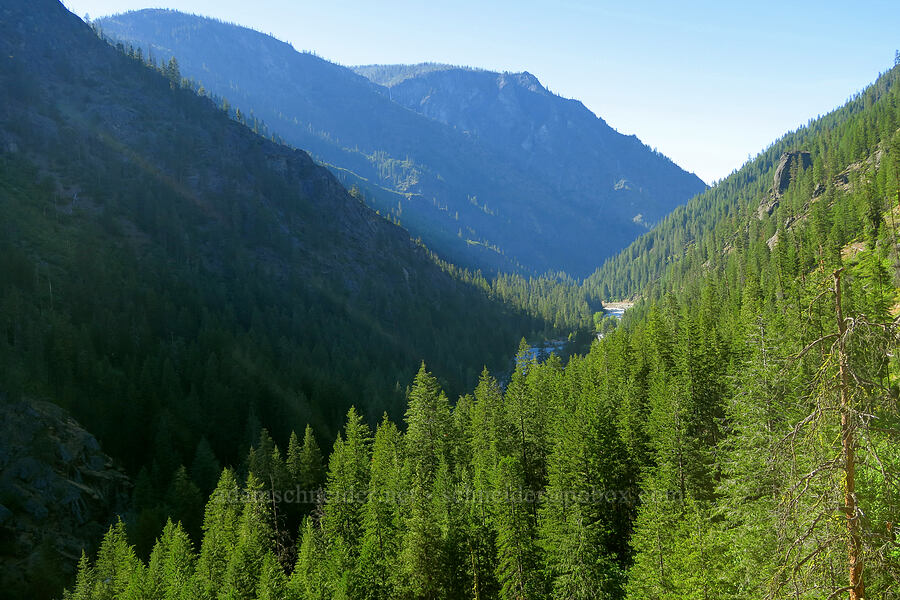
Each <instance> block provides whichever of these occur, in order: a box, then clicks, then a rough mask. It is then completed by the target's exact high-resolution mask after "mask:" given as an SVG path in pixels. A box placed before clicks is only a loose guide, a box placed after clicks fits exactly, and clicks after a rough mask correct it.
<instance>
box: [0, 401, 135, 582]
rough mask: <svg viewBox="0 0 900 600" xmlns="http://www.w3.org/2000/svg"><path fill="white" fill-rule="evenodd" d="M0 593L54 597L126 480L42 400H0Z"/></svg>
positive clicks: (122, 496) (99, 531) (118, 503)
mask: <svg viewBox="0 0 900 600" xmlns="http://www.w3.org/2000/svg"><path fill="white" fill-rule="evenodd" d="M0 440H2V441H0V596H3V594H4V593H8V594H11V595H10V596H9V597H11V598H12V597H16V598H50V597H58V596H59V595H60V592H61V590H62V586H63V585H66V584H68V583H69V578H70V577H71V576H72V573H73V572H74V567H75V563H76V562H77V561H78V557H79V556H80V555H81V550H82V548H87V549H88V550H89V551H90V550H91V549H92V546H93V545H94V544H95V543H96V542H97V541H98V540H99V539H100V537H102V535H103V532H104V531H105V530H106V528H107V526H108V524H109V523H110V521H111V519H112V517H113V515H114V513H115V512H116V511H121V510H122V509H123V508H124V506H125V504H126V502H127V499H128V489H129V488H130V483H129V481H128V478H127V477H126V476H125V474H124V473H123V472H122V471H120V470H119V469H117V468H115V466H114V465H113V461H112V459H111V458H110V457H109V456H107V455H106V454H104V453H103V452H102V451H101V450H100V444H99V443H98V442H97V439H96V438H94V436H92V435H91V434H90V433H88V432H87V431H85V430H84V429H83V428H82V427H81V425H79V424H78V423H77V422H76V421H75V420H74V419H73V418H72V417H71V416H69V414H68V413H67V412H66V411H65V410H63V409H62V408H60V407H58V406H56V405H54V404H50V403H49V402H39V401H28V402H17V403H6V402H4V401H2V399H0Z"/></svg>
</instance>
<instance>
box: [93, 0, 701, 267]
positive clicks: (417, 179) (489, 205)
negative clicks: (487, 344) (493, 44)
mask: <svg viewBox="0 0 900 600" xmlns="http://www.w3.org/2000/svg"><path fill="white" fill-rule="evenodd" d="M95 23H96V24H97V25H98V26H99V27H100V29H102V31H103V33H104V35H108V36H111V37H112V38H115V39H118V40H121V41H122V42H124V43H125V44H126V45H128V44H130V45H133V46H134V47H136V48H143V53H144V55H145V56H146V55H147V54H148V53H152V55H153V56H154V58H155V60H157V61H163V62H165V61H168V60H169V59H170V58H171V57H173V56H174V57H175V58H176V59H177V61H178V65H179V67H180V70H181V73H182V74H183V75H184V76H186V77H189V78H192V79H194V80H196V81H197V82H199V83H200V84H202V86H203V87H204V88H205V90H207V91H208V92H209V93H212V94H215V95H217V96H220V97H224V98H227V100H228V102H230V103H231V104H232V105H234V106H237V107H239V108H240V109H241V110H242V111H243V112H244V113H245V114H249V113H251V111H252V115H253V116H254V117H257V118H260V119H262V120H264V121H265V122H266V123H267V124H268V126H269V127H270V128H271V129H272V130H273V131H275V132H277V133H278V134H279V135H281V136H282V137H283V138H284V139H286V140H287V141H288V142H290V143H291V144H293V145H295V146H297V147H300V148H304V149H306V150H308V151H309V152H310V153H311V154H312V155H313V156H314V157H315V158H316V159H317V160H319V161H321V162H323V163H325V164H327V165H328V166H329V167H330V168H331V169H332V171H333V172H334V173H335V174H336V175H338V177H339V178H340V179H341V181H342V182H344V183H345V184H347V185H348V186H349V185H351V184H353V185H358V186H359V187H360V188H361V189H362V190H363V191H364V192H365V195H366V200H367V201H368V202H370V204H371V205H372V206H374V207H376V208H378V209H379V210H380V211H381V212H382V213H384V214H387V215H390V216H391V218H393V219H395V220H399V222H400V223H401V224H402V225H403V226H404V227H406V228H408V229H409V231H410V232H411V233H412V234H413V235H414V236H421V237H422V239H423V240H425V242H426V243H427V244H428V246H429V247H430V248H432V249H433V250H435V251H436V252H437V253H438V254H439V255H440V256H441V257H443V258H445V259H447V260H450V261H452V262H454V263H456V264H460V265H463V266H467V267H470V268H482V269H484V270H486V271H496V270H498V269H500V270H505V271H513V270H518V271H520V272H526V273H532V274H533V273H544V272H545V271H548V270H549V271H554V272H556V271H561V270H562V271H566V272H567V273H569V274H570V275H573V276H576V277H583V276H584V275H586V274H588V273H590V272H591V271H593V270H594V269H595V268H596V266H597V265H598V264H600V262H602V260H603V259H604V258H606V257H608V256H611V255H613V254H614V253H616V252H618V251H619V250H620V249H621V248H623V247H624V246H625V245H626V244H628V243H629V242H630V241H632V240H633V239H634V238H635V237H637V236H638V235H639V234H640V233H642V232H644V231H646V229H647V226H648V224H649V223H652V222H654V221H656V220H657V219H659V218H661V217H662V216H663V215H665V214H666V213H668V212H669V211H670V210H671V209H672V208H674V207H675V206H677V205H678V204H681V203H683V202H685V201H686V200H687V199H688V198H690V197H691V196H693V195H694V194H696V193H698V192H700V191H702V190H703V189H704V188H705V186H704V185H703V182H702V181H700V179H698V178H697V177H696V176H694V175H691V174H688V173H686V172H684V171H683V170H682V169H680V168H679V167H677V166H676V165H674V164H673V163H672V162H671V161H669V160H668V159H667V158H665V157H663V156H661V155H659V154H657V153H655V152H653V151H652V150H651V149H649V148H647V147H646V146H644V145H643V144H642V143H641V142H640V141H639V140H637V138H634V137H633V136H632V137H628V136H624V135H621V134H619V133H617V132H615V131H614V130H613V129H611V128H610V127H608V126H607V125H606V123H605V122H603V120H602V119H598V118H597V117H595V116H594V115H593V114H592V113H591V112H590V111H588V110H587V109H586V108H585V107H584V106H583V105H582V104H581V103H580V102H577V101H574V100H567V99H564V98H560V97H558V96H556V95H554V94H551V93H549V92H548V91H547V90H546V89H544V88H543V87H542V86H541V85H540V83H539V82H538V81H537V80H536V79H535V78H534V77H533V76H531V75H528V74H526V73H521V74H497V73H489V72H482V71H467V70H460V69H452V70H446V69H444V68H443V67H441V66H437V67H434V68H431V67H428V66H426V67H408V68H403V69H401V70H400V71H398V73H399V75H398V76H397V78H398V79H399V78H401V77H405V79H404V80H403V81H400V82H399V83H397V84H396V85H394V86H393V87H390V88H387V87H383V86H382V85H380V84H377V83H374V82H372V81H369V80H367V79H366V78H364V77H362V76H360V75H357V74H356V73H354V72H353V71H352V70H350V69H347V68H344V67H341V66H338V65H335V64H332V63H329V62H327V61H325V60H322V59H320V58H318V57H316V56H314V55H311V54H302V53H298V52H296V51H295V50H294V49H293V48H292V47H291V46H289V45H288V44H285V43H283V42H279V41H277V40H275V39H273V38H271V37H269V36H266V35H263V34H261V33H258V32H255V31H251V30H248V29H244V28H241V27H238V26H235V25H229V24H225V23H221V22H217V21H214V20H210V19H204V18H201V17H197V16H191V15H185V14H182V13H178V12H175V11H161V10H144V11H137V12H131V13H126V14H122V15H117V16H114V17H107V18H103V19H99V20H97V21H96V22H95ZM375 69H387V70H391V67H375V68H368V69H366V70H363V71H361V72H363V73H366V74H369V75H372V74H373V73H374V72H375ZM394 70H397V69H394ZM391 72H393V71H391ZM410 72H412V73H414V74H415V76H413V77H407V75H408V74H409V73H410ZM373 76H374V75H373ZM426 97H427V99H428V101H427V102H426V101H424V100H425V98H426ZM448 106H454V107H455V106H459V107H463V108H462V112H461V113H459V114H458V113H456V112H452V111H451V112H450V113H448V112H447V111H446V107H448Z"/></svg>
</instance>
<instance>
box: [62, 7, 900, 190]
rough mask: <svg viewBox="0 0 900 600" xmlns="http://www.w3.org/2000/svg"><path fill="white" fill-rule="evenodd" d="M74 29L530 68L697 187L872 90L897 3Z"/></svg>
mask: <svg viewBox="0 0 900 600" xmlns="http://www.w3.org/2000/svg"><path fill="white" fill-rule="evenodd" d="M64 3H65V5H66V6H67V7H68V8H69V9H70V10H71V11H72V12H74V13H76V14H78V15H79V16H84V14H85V13H89V14H90V16H91V17H92V18H93V17H99V16H104V15H109V14H113V13H117V12H123V11H126V10H134V9H139V8H176V9H179V10H182V11H185V12H192V13H197V14H201V15H207V16H213V17H217V18H219V19H223V20H226V21H231V22H235V23H239V24H241V25H245V26H248V27H252V28H254V29H258V30H260V31H262V32H264V33H271V34H273V35H275V36H276V37H278V38H279V39H282V40H285V41H289V42H291V43H292V44H293V45H294V47H295V48H297V49H298V50H301V49H302V50H311V51H314V52H315V53H316V54H318V55H319V56H321V57H323V58H326V59H328V60H331V61H334V62H337V63H341V64H345V65H356V64H369V63H416V62H426V61H433V62H447V63H452V64H458V65H468V66H473V67H482V68H486V69H491V70H497V71H529V72H531V73H532V74H534V75H536V76H537V77H538V78H539V79H540V80H541V82H542V83H543V84H544V85H545V86H547V87H548V88H550V89H551V90H552V91H554V92H556V93H558V94H560V95H562V96H566V97H569V98H577V99H579V100H581V101H582V102H583V103H584V104H585V105H586V106H587V107H588V108H589V109H591V110H592V111H594V112H595V113H596V114H597V115H598V116H600V117H602V118H603V119H605V120H606V121H607V122H608V123H609V124H610V125H611V126H613V127H615V128H616V129H618V130H619V131H621V132H623V133H626V134H632V133H633V134H635V135H637V136H638V137H639V138H641V140H643V141H644V143H646V144H648V145H650V146H651V147H655V148H657V149H658V150H660V151H661V152H663V153H664V154H666V155H668V156H669V157H671V158H672V159H673V160H674V161H675V162H677V163H678V164H679V165H681V166H682V167H684V168H685V169H687V170H689V171H694V172H695V173H697V175H699V176H700V177H701V178H703V179H704V180H706V181H707V182H711V181H713V180H717V179H721V178H722V177H724V176H725V175H727V174H728V173H730V172H731V171H732V170H733V169H735V168H737V167H739V166H740V165H741V164H742V163H743V162H744V161H746V160H747V157H748V155H756V154H757V152H759V151H760V150H762V149H763V148H764V147H765V146H766V145H768V144H769V143H770V142H773V141H774V140H775V139H776V138H777V137H779V136H781V135H782V134H784V133H785V132H787V131H788V130H791V129H794V128H796V127H797V126H799V125H801V124H804V123H806V122H807V121H808V120H809V119H810V118H813V117H815V116H817V115H819V114H822V113H825V112H828V111H829V110H831V109H832V108H835V107H837V106H838V105H840V104H841V103H843V102H844V101H845V100H846V99H847V98H848V97H849V96H851V95H852V94H853V93H855V92H857V91H859V90H860V89H862V88H863V87H864V86H865V85H866V84H868V83H870V82H871V81H873V80H874V79H875V78H876V76H877V75H878V73H879V72H881V71H884V70H886V69H887V68H889V67H890V66H891V65H892V64H893V62H894V53H895V50H896V49H897V48H900V35H898V33H897V32H898V29H897V25H898V23H900V2H897V0H884V1H880V0H875V1H866V0H862V1H857V2H848V1H846V0H845V1H843V2H837V1H832V0H819V1H817V2H809V1H799V2H785V1H784V0H779V1H768V0H766V1H762V0H749V1H742V2H732V1H731V0H719V1H716V2H691V1H690V0H683V1H681V2H673V1H671V0H669V1H664V2H657V1H655V0H649V1H641V0H632V1H630V2H628V1H626V0H618V1H617V2H609V1H606V0H596V1H594V2H590V1H578V0H558V1H555V2H545V1H535V0H455V1H453V2H445V1H444V0H430V1H427V2H421V1H420V2H413V1H410V0H377V1H373V0H317V1H315V2H312V1H308V0H256V1H254V2H248V1H247V0H65V2H64Z"/></svg>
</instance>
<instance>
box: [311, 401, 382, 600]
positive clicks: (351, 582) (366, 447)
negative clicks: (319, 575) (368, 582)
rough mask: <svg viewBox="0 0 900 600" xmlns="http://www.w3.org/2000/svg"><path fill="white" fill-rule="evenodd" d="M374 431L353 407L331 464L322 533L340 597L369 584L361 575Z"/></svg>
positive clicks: (335, 592) (352, 594) (333, 588)
mask: <svg viewBox="0 0 900 600" xmlns="http://www.w3.org/2000/svg"><path fill="white" fill-rule="evenodd" d="M371 442H372V439H371V431H370V430H369V427H368V426H367V425H366V424H365V423H363V420H362V417H361V416H360V415H359V414H358V413H357V412H356V409H355V408H351V409H350V411H349V412H348V413H347V423H346V425H345V426H344V435H343V436H341V435H340V434H338V438H337V440H336V441H335V443H334V449H333V450H332V452H331V457H330V458H329V461H328V478H327V484H326V498H327V499H326V503H325V507H324V512H323V515H322V530H323V532H324V534H325V539H326V540H327V542H328V559H327V569H328V572H327V577H328V580H329V586H330V590H331V593H332V594H333V595H334V596H335V597H336V598H356V597H359V596H360V595H361V594H362V589H363V586H364V585H365V582H364V581H363V580H362V578H361V576H360V572H359V567H360V565H359V562H358V561H359V550H360V540H361V539H362V534H363V526H362V520H363V511H362V508H363V506H364V504H363V503H364V501H365V496H366V494H367V491H368V485H369V464H370V461H371Z"/></svg>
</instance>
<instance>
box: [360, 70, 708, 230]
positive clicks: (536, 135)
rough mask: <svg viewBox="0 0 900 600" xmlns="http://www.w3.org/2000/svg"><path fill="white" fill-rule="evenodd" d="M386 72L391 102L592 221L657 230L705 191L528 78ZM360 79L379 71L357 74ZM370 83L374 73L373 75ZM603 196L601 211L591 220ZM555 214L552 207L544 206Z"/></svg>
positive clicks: (636, 143)
mask: <svg viewBox="0 0 900 600" xmlns="http://www.w3.org/2000/svg"><path fill="white" fill-rule="evenodd" d="M380 69H383V70H384V72H385V73H393V72H394V71H395V70H396V71H397V73H396V74H394V75H393V77H392V78H391V79H390V80H389V85H390V95H391V97H392V98H393V99H394V101H396V102H399V103H400V104H403V105H404V106H407V107H408V108H410V109H411V110H415V111H416V112H419V113H420V114H423V115H425V116H427V117H429V118H432V119H434V120H436V121H440V122H441V123H446V124H448V125H451V126H452V127H454V128H455V129H457V130H459V131H465V132H466V133H468V134H469V135H470V136H472V137H473V138H474V139H476V140H477V141H478V143H479V144H481V145H483V146H485V147H488V148H490V149H491V151H492V152H493V153H495V154H498V155H500V156H503V157H504V158H505V159H507V160H509V161H510V162H511V163H512V164H514V165H516V166H517V167H518V168H519V169H521V170H522V171H525V172H528V173H534V174H535V175H537V176H538V177H539V178H540V179H541V180H543V181H545V182H547V183H548V184H549V185H550V186H551V188H552V189H553V193H554V195H555V197H556V199H554V201H553V204H554V205H555V206H557V207H558V208H559V207H560V206H559V205H560V204H561V203H560V202H559V201H558V199H560V198H565V199H567V200H568V201H569V202H570V203H571V204H572V206H571V207H566V206H563V207H561V208H564V209H565V208H570V209H574V211H575V214H582V215H583V216H584V218H586V219H589V220H594V219H596V220H595V221H593V223H592V227H593V228H594V229H600V227H601V226H600V220H601V219H608V218H610V217H611V218H612V219H614V220H615V222H617V223H628V222H631V223H630V225H631V226H629V227H625V228H623V229H622V230H621V232H620V234H621V237H620V238H619V239H621V240H624V239H627V238H628V237H630V235H632V234H633V232H634V231H635V229H634V228H633V226H634V225H644V226H646V225H647V224H650V223H655V222H657V221H658V220H659V219H661V218H662V217H664V216H665V215H666V214H668V213H669V212H670V211H671V210H672V208H673V206H672V202H671V200H670V199H671V198H689V197H691V196H693V195H694V194H696V193H698V192H699V191H701V190H702V189H703V186H702V184H700V182H699V180H698V179H697V178H696V177H685V176H684V172H683V171H682V170H681V169H680V168H679V167H678V166H677V165H675V164H674V163H672V162H671V161H670V160H669V159H668V158H666V157H665V156H662V155H661V154H656V153H653V152H650V151H649V149H648V148H647V147H646V146H645V145H644V144H642V143H641V142H640V140H638V139H637V138H636V137H635V136H625V135H622V134H620V133H618V132H616V131H615V130H613V129H612V128H611V127H609V126H608V125H607V124H606V122H605V121H603V119H600V118H598V117H597V116H596V115H594V114H593V113H592V112H591V111H589V110H588V109H587V108H585V106H584V105H583V104H582V103H581V102H578V101H577V100H568V99H565V98H561V97H559V96H556V95H555V94H552V93H551V92H549V91H548V90H547V89H546V88H544V87H543V86H542V85H541V83H540V81H538V79H537V78H536V77H535V76H534V75H532V74H530V73H527V72H526V73H493V72H490V71H479V70H473V69H459V68H448V67H445V66H443V65H424V66H419V65H412V66H410V67H409V69H408V71H406V72H402V71H399V69H395V68H394V66H391V65H388V66H383V67H380ZM356 70H357V72H359V73H361V74H366V73H376V72H378V71H375V68H372V67H359V68H357V69H356ZM373 76H374V75H373ZM599 198H603V201H602V202H603V207H604V210H603V213H602V214H593V213H592V210H591V209H592V206H595V205H596V203H597V202H598V199H599ZM548 210H549V207H548Z"/></svg>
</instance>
